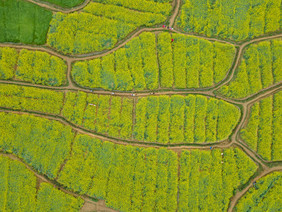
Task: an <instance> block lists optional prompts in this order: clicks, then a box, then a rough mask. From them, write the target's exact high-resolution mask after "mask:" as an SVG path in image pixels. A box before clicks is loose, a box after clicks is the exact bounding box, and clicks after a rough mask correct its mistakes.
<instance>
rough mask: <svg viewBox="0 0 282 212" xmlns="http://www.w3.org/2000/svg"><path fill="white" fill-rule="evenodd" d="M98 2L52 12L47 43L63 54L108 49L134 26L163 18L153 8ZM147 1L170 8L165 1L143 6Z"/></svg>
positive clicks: (149, 24) (152, 22) (163, 16)
mask: <svg viewBox="0 0 282 212" xmlns="http://www.w3.org/2000/svg"><path fill="white" fill-rule="evenodd" d="M102 3H103V4H102ZM102 3H93V2H92V3H89V4H88V5H87V6H86V7H85V8H83V10H82V11H80V12H75V13H71V14H63V13H60V12H59V13H55V14H54V15H53V19H52V21H51V23H50V29H49V32H48V39H47V44H48V45H49V46H51V47H53V48H55V49H57V50H58V51H60V52H63V53H65V54H83V53H89V52H94V51H101V50H103V49H110V48H112V47H113V46H114V45H115V44H116V43H117V41H118V40H120V39H123V38H124V37H126V36H127V35H128V34H129V33H130V32H132V31H133V30H134V29H136V28H138V27H140V26H152V25H156V24H158V23H162V22H164V21H165V20H166V18H167V17H166V16H165V15H163V14H161V13H157V12H158V11H157V10H156V11H153V12H151V11H150V12H146V11H144V12H139V11H136V10H132V9H130V8H128V7H124V6H123V4H118V5H112V4H105V3H107V2H104V1H103V2H102ZM109 3H110V2H109ZM128 3H129V2H128ZM147 3H149V4H151V5H156V6H162V5H163V6H166V7H167V6H168V7H169V10H170V9H171V5H170V4H169V3H156V2H153V1H145V2H144V5H146V4H147ZM129 4H132V3H129ZM159 9H161V7H160V8H159ZM74 23H76V24H74ZM89 23H91V24H89Z"/></svg>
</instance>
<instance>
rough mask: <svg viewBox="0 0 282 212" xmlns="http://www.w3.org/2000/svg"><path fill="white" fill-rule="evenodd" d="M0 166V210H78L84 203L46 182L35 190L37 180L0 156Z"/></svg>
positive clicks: (23, 168)
mask: <svg viewBox="0 0 282 212" xmlns="http://www.w3.org/2000/svg"><path fill="white" fill-rule="evenodd" d="M0 167H1V168H0V177H1V181H0V187H1V192H0V197H1V198H0V209H1V211H19V210H24V211H50V210H55V211H77V210H79V208H81V206H82V204H83V200H82V199H80V198H75V197H73V196H71V195H69V194H66V193H64V192H62V191H59V190H58V189H57V188H54V187H53V186H52V185H50V184H49V183H46V182H41V183H40V185H39V187H38V188H37V186H38V185H37V177H36V176H35V175H34V174H33V173H32V172H31V171H30V170H28V169H27V168H26V167H25V166H24V165H23V164H22V163H21V162H19V161H16V160H11V159H9V158H8V157H5V156H2V155H1V156H0Z"/></svg>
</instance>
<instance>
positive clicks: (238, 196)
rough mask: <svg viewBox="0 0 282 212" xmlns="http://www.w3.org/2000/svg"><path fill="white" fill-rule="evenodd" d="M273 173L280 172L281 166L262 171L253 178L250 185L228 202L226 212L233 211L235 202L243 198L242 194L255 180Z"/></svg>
mask: <svg viewBox="0 0 282 212" xmlns="http://www.w3.org/2000/svg"><path fill="white" fill-rule="evenodd" d="M275 171H282V166H277V167H273V168H268V169H266V170H264V171H263V172H262V173H260V174H259V175H258V176H257V177H255V178H254V179H253V180H252V181H251V182H250V183H249V185H248V186H247V187H246V188H244V189H243V190H242V191H239V192H237V193H236V194H235V195H234V196H233V197H232V198H231V201H230V204H229V208H228V212H232V211H233V210H234V207H235V206H236V204H237V202H238V201H239V199H240V198H241V197H242V196H244V194H245V193H246V192H247V191H248V190H249V189H250V188H251V187H252V186H253V183H254V182H255V181H257V180H259V179H260V178H262V177H264V176H266V175H268V174H270V173H272V172H275Z"/></svg>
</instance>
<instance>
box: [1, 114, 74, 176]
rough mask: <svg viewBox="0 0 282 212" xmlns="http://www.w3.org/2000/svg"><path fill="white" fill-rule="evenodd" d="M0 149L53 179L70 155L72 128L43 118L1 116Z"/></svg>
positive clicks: (72, 136)
mask: <svg viewBox="0 0 282 212" xmlns="http://www.w3.org/2000/svg"><path fill="white" fill-rule="evenodd" d="M0 120H1V122H0V149H1V150H3V151H6V152H12V153H14V154H15V155H17V156H18V157H20V158H22V159H23V160H24V161H25V162H26V163H28V164H29V165H31V166H33V167H34V169H36V170H37V171H38V172H40V173H42V174H45V175H47V176H48V177H49V178H51V179H54V178H55V177H56V176H57V172H58V171H59V169H60V166H61V164H62V163H63V161H64V160H65V159H66V157H67V156H68V154H69V152H70V148H71V147H70V144H71V142H72V140H73V138H74V133H73V132H72V129H71V127H69V126H65V125H63V124H61V123H59V122H58V121H50V120H48V119H45V118H40V117H35V116H30V115H18V114H12V113H3V112H1V113H0Z"/></svg>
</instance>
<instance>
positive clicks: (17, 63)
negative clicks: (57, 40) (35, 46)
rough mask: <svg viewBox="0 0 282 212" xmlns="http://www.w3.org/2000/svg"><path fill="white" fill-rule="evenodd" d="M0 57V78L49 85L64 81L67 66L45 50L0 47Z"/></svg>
mask: <svg viewBox="0 0 282 212" xmlns="http://www.w3.org/2000/svg"><path fill="white" fill-rule="evenodd" d="M0 58H1V59H0V67H1V69H0V74H1V75H0V79H5V80H7V79H9V80H11V79H13V80H20V81H25V82H31V83H34V84H42V85H49V86H60V85H63V84H65V83H66V70H67V66H66V64H65V63H64V61H63V60H61V59H60V58H58V57H55V56H51V55H49V54H47V53H45V52H40V51H29V50H26V49H23V50H21V51H20V52H18V51H17V50H16V49H13V48H0Z"/></svg>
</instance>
